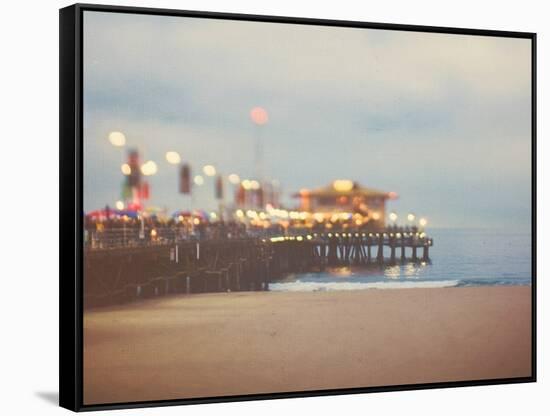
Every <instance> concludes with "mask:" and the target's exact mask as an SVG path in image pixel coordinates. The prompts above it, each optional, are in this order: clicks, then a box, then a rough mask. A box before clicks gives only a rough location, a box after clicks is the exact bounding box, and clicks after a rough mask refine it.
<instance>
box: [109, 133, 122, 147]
mask: <svg viewBox="0 0 550 416" xmlns="http://www.w3.org/2000/svg"><path fill="white" fill-rule="evenodd" d="M109 141H110V142H111V144H112V145H113V146H116V147H122V146H124V145H125V144H126V137H125V136H124V134H123V133H121V132H120V131H112V132H110V133H109Z"/></svg>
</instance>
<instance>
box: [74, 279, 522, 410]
mask: <svg viewBox="0 0 550 416" xmlns="http://www.w3.org/2000/svg"><path fill="white" fill-rule="evenodd" d="M530 374H531V288H530V287H528V286H514V287H470V288H443V289H434V288H432V289H395V290H362V291H349V292H315V293H273V292H240V293H218V294H204V295H190V296H178V297H166V298H159V299H156V300H151V301H146V302H140V303H133V304H129V305H125V306H122V307H116V308H108V309H99V310H92V311H87V312H86V313H85V316H84V403H85V404H94V403H115V402H127V401H142V400H159V399H177V398H192V397H207V396H224V395H241V394H253V393H273V392H284V391H304V390H318V389H335V388H349V387H366V386H383V385H395V384H409V383H425V382H438V381H456V380H476V379H494V378H508V377H526V376H530Z"/></svg>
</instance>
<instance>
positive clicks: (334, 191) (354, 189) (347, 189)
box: [293, 179, 397, 199]
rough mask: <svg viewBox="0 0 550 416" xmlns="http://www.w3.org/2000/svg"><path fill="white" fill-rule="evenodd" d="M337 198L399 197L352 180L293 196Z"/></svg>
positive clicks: (303, 190) (341, 180)
mask: <svg viewBox="0 0 550 416" xmlns="http://www.w3.org/2000/svg"><path fill="white" fill-rule="evenodd" d="M304 196H309V197H332V196H334V197H337V196H364V197H367V198H372V197H381V198H385V199H389V198H391V199H394V198H396V197H397V194H395V192H384V191H380V190H378V189H374V188H368V187H365V186H362V185H360V184H359V183H357V182H353V181H350V180H344V179H340V180H335V181H334V182H332V183H331V184H329V185H327V186H323V187H321V188H316V189H301V190H300V192H297V193H295V194H294V195H293V197H295V198H299V197H304Z"/></svg>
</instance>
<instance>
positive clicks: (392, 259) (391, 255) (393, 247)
mask: <svg viewBox="0 0 550 416" xmlns="http://www.w3.org/2000/svg"><path fill="white" fill-rule="evenodd" d="M390 250H391V253H390V261H391V262H392V263H395V237H394V236H393V235H390Z"/></svg>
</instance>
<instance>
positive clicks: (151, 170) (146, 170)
mask: <svg viewBox="0 0 550 416" xmlns="http://www.w3.org/2000/svg"><path fill="white" fill-rule="evenodd" d="M141 173H143V174H144V175H145V176H151V175H154V174H155V173H157V164H156V163H155V162H153V161H152V160H148V161H147V162H145V163H144V164H143V165H141Z"/></svg>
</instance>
